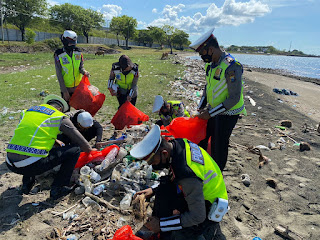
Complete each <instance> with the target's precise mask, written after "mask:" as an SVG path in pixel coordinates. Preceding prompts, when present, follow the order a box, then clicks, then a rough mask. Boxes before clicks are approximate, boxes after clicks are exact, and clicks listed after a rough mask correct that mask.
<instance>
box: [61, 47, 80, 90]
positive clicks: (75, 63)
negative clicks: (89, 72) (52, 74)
mask: <svg viewBox="0 0 320 240" xmlns="http://www.w3.org/2000/svg"><path fill="white" fill-rule="evenodd" d="M58 57H59V60H60V63H61V67H62V77H63V80H64V84H65V85H66V87H67V88H71V87H76V86H78V85H79V83H80V81H81V78H82V75H81V73H80V69H79V68H80V63H81V57H82V53H81V52H78V51H74V52H72V57H70V56H69V55H68V54H67V53H66V52H63V53H61V54H59V55H58Z"/></svg>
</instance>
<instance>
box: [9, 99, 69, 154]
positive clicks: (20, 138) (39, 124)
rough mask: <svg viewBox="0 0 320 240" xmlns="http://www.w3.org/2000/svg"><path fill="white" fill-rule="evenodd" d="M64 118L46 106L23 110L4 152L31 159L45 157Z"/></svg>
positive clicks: (61, 114)
mask: <svg viewBox="0 0 320 240" xmlns="http://www.w3.org/2000/svg"><path fill="white" fill-rule="evenodd" d="M64 116H66V115H65V114H63V113H62V112H59V111H58V110H57V109H55V108H54V107H52V106H50V105H48V104H42V105H40V106H34V107H31V108H29V109H27V110H24V111H23V112H22V113H21V117H22V118H21V120H20V123H19V124H18V126H17V128H16V129H15V131H14V135H13V137H12V139H11V141H10V143H9V144H8V147H7V149H6V151H7V152H12V153H17V154H21V155H27V156H31V157H46V156H47V155H48V153H49V151H50V150H51V149H52V147H53V145H54V143H55V140H56V138H57V135H58V134H59V133H60V130H59V128H60V125H61V121H62V119H63V117H64Z"/></svg>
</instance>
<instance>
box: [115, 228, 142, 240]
mask: <svg viewBox="0 0 320 240" xmlns="http://www.w3.org/2000/svg"><path fill="white" fill-rule="evenodd" d="M109 240H143V239H142V238H139V237H137V236H135V235H134V234H133V232H132V229H131V227H130V226H129V225H125V226H123V227H122V228H120V229H118V230H117V231H116V232H115V234H114V235H113V238H112V239H109Z"/></svg>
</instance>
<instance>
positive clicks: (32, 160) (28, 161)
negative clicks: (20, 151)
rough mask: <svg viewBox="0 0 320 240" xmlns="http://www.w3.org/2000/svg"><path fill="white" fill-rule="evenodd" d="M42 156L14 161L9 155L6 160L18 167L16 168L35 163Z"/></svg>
mask: <svg viewBox="0 0 320 240" xmlns="http://www.w3.org/2000/svg"><path fill="white" fill-rule="evenodd" d="M41 158H42V157H28V158H26V159H24V160H21V161H18V162H14V163H12V162H11V161H10V160H9V159H8V156H6V162H7V163H8V164H9V165H10V166H12V167H16V168H22V167H26V166H29V165H31V164H33V163H35V162H36V161H38V160H39V159H41Z"/></svg>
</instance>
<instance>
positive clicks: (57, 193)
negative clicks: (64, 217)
mask: <svg viewBox="0 0 320 240" xmlns="http://www.w3.org/2000/svg"><path fill="white" fill-rule="evenodd" d="M72 191H73V187H67V186H61V187H56V186H54V187H51V190H50V198H51V199H52V200H57V199H59V198H61V197H64V196H66V195H68V194H69V193H71V192H72Z"/></svg>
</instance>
